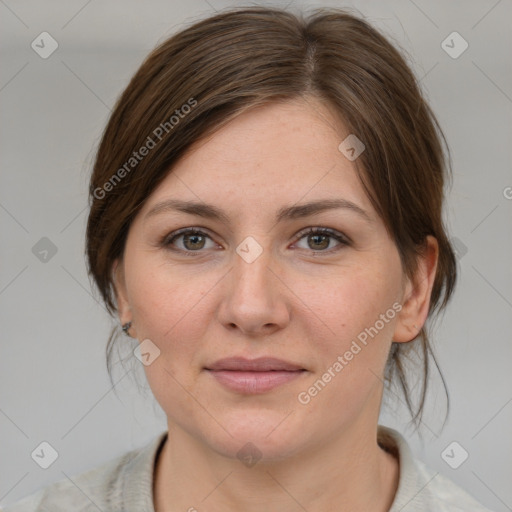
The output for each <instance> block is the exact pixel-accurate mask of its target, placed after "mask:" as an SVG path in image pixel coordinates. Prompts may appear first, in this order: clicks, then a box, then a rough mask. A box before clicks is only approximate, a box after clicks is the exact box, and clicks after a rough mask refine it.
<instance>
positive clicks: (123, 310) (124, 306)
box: [112, 259, 131, 324]
mask: <svg viewBox="0 0 512 512" xmlns="http://www.w3.org/2000/svg"><path fill="white" fill-rule="evenodd" d="M112 276H113V281H114V291H115V296H116V302H117V313H118V315H119V321H120V322H121V324H125V323H126V322H130V321H131V311H130V304H129V302H128V296H127V293H126V283H125V278H124V265H123V261H122V260H119V259H116V260H115V261H114V264H113V265H112Z"/></svg>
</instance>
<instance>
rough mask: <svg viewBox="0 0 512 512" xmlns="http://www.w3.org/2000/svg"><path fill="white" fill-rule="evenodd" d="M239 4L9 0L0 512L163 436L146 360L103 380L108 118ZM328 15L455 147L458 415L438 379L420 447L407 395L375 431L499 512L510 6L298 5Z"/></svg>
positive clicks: (509, 178)
mask: <svg viewBox="0 0 512 512" xmlns="http://www.w3.org/2000/svg"><path fill="white" fill-rule="evenodd" d="M286 3H288V2H286ZM235 4H236V2H224V1H222V0H208V1H204V0H187V1H180V2H170V1H163V0H154V1H148V2H137V1H135V0H130V1H126V0H124V1H120V0H118V1H109V2H99V1H89V2H87V1H84V0H73V1H66V2H64V1H60V2H58V1H47V2H40V1H35V0H30V1H24V2H16V1H14V0H5V1H4V0H0V13H1V21H0V27H1V31H0V34H1V36H0V37H1V62H2V66H1V74H0V102H1V112H2V117H1V144H2V147H1V163H2V174H1V184H0V225H1V233H2V243H1V259H0V264H1V267H0V315H1V336H2V341H1V355H0V386H1V387H0V390H1V394H0V432H1V445H0V503H3V504H9V503H11V502H14V501H16V500H17V499H19V498H21V497H22V496H24V495H26V494H28V493H30V492H33V491H35V490H37V489H38V488H40V487H42V486H46V485H48V484H50V483H52V482H54V481H56V480H60V479H63V478H68V477H72V475H73V474H76V473H78V472H81V471H84V470H86V469H89V468H92V467H94V466H96V465H98V464H100V463H102V462H104V461H106V460H108V459H110V458H112V457H115V456H118V455H120V454H121V453H124V452H126V451H128V450H130V449H133V448H135V447H138V446H141V445H143V444H145V443H147V442H148V441H149V440H150V439H152V438H153V437H154V436H155V435H156V434H157V433H159V432H161V431H163V430H165V428H166V424H165V417H164V414H163V412H162V411H161V410H160V408H159V406H158V405H157V404H156V405H155V402H154V399H152V397H151V395H150V394H147V395H142V394H141V393H139V391H138V390H137V386H136V384H135V383H134V382H135V380H134V375H139V378H138V381H139V382H141V383H144V384H145V385H146V387H147V384H146V383H145V377H144V374H143V372H142V369H141V368H140V367H139V368H138V370H137V372H138V373H135V374H134V373H133V372H129V373H127V372H126V370H124V369H122V368H120V365H118V368H119V370H118V371H116V374H115V376H114V377H115V381H116V382H118V384H117V385H116V386H115V390H113V389H112V387H111V385H110V382H109V380H108V377H107V373H106V370H105V363H104V348H105V344H106V341H107V336H108V332H109V328H110V325H111V321H110V320H109V318H108V317H107V314H106V312H105V310H104V309H103V307H102V306H101V305H100V304H98V303H97V302H96V300H95V299H94V298H93V295H94V293H93V292H92V291H91V287H90V284H89V281H88V278H87V274H86V268H85V263H84V257H83V251H84V242H83V241H84V232H85V222H86V218H87V195H86V192H87V180H88V174H89V172H90V167H91V163H92V159H93V155H94V150H95V147H96V143H97V142H98V140H99V137H100V135H101V132H102V129H103V127H104V125H105V123H106V121H107V118H108V115H109V114H110V109H111V108H112V106H113V104H114V101H115V99H116V97H117V96H118V95H119V94H120V93H121V91H122V90H123V88H124V87H125V86H126V85H127V83H128V80H129V78H130V77H131V76H132V74H133V73H134V72H135V71H136V69H137V68H138V66H139V65H140V63H141V61H142V59H143V58H144V57H145V56H146V54H147V53H148V52H149V51H150V50H151V49H152V48H153V47H154V45H155V44H156V43H157V42H159V41H162V40H163V39H165V38H166V37H168V36H170V35H171V34H172V33H173V32H175V31H177V30H179V29H180V28H182V27H183V26H184V25H185V24H187V23H189V22H191V21H193V20H196V19H199V18H202V17H204V16H207V15H208V14H210V13H213V12H214V11H215V10H221V9H223V8H225V7H227V6H229V5H235ZM259 4H263V2H259ZM273 5H281V6H284V5H285V3H284V2H282V3H277V2H274V3H273ZM320 5H326V6H328V5H332V6H337V7H342V6H349V7H355V8H357V9H358V10H359V11H360V12H361V13H362V14H364V15H365V16H367V17H368V18H369V20H370V21H371V22H372V23H374V24H375V25H376V26H377V27H379V28H381V29H383V30H384V31H385V32H386V33H387V34H388V35H390V36H391V37H392V38H394V40H395V41H396V42H398V43H399V44H400V45H402V46H403V48H404V49H405V50H406V51H407V52H408V53H409V54H410V55H411V59H412V61H411V64H412V65H413V67H414V69H415V71H416V73H417V75H418V76H419V77H420V78H422V80H421V83H422V86H423V87H424V89H425V91H426V93H427V95H428V98H429V99H430V102H431V104H432V106H433V108H434V111H435V112H436V114H437V116H438V118H439V120H440V122H441V125H442V127H443V129H444V130H445V133H446V135H447V138H448V140H449V143H450V147H451V149H452V153H453V166H454V173H455V180H454V185H453V188H452V190H451V192H450V194H449V198H448V209H447V221H448V225H449V227H450V229H451V234H452V236H454V237H456V238H457V239H458V242H457V245H458V247H459V248H460V249H461V252H460V253H459V264H460V278H461V279H460V283H459V286H458V289H457V292H456V294H455V297H454V300H453V302H452V304H451V305H450V307H449V310H448V312H447V314H446V315H445V317H444V318H443V319H442V320H441V321H440V322H439V324H438V325H439V327H438V329H437V335H436V347H437V353H438V355H439V361H440V365H441V368H442V370H443V372H444V375H445V377H446V379H447V382H448V385H449V389H450V394H451V398H452V415H451V418H450V421H449V422H448V424H447V425H446V427H445V429H444V430H443V431H442V432H440V427H441V423H442V413H443V411H444V401H443V395H442V393H441V392H440V390H441V388H440V385H439V384H440V381H439V378H438V376H437V374H435V373H434V377H433V381H432V386H431V389H432V391H431V395H430V399H429V402H428V404H429V408H428V409H427V413H428V414H427V416H426V417H425V421H424V426H423V430H422V431H423V438H422V439H420V438H419V437H418V435H416V434H413V433H412V431H411V429H406V422H407V420H408V416H407V414H406V412H405V410H404V408H403V406H401V405H400V401H399V400H398V399H396V398H395V399H394V400H393V401H392V402H391V403H390V409H387V410H384V412H383V414H382V417H381V423H383V424H386V425H389V426H391V427H394V428H397V429H398V430H400V431H401V432H402V433H403V434H404V435H405V436H406V438H407V439H408V440H409V441H410V443H411V445H412V447H413V449H414V451H415V453H416V455H417V456H418V457H419V458H421V459H423V460H424V461H425V462H426V463H427V464H428V465H429V466H430V467H432V468H433V469H435V470H436V471H438V472H440V473H443V474H445V475H447V476H449V477H450V478H451V479H453V480H454V481H455V482H457V483H458V484H460V485H462V486H463V487H464V488H466V489H467V490H468V491H470V492H471V493H472V494H473V495H474V496H475V497H477V499H479V500H480V501H482V502H483V503H484V504H486V505H487V506H488V507H490V508H492V509H493V510H496V511H505V510H512V487H511V485H510V483H511V482H512V436H511V433H512V429H511V426H512V374H511V371H510V366H511V362H512V358H511V356H512V353H511V352H512V351H511V343H510V333H511V328H512V321H511V312H512V311H511V310H512V286H511V283H512V268H511V266H510V261H511V258H510V256H511V253H512V250H511V249H512V236H511V235H512V230H511V229H510V225H511V222H510V221H511V213H512V200H511V199H510V197H511V196H512V189H510V188H507V187H512V174H511V169H510V164H511V132H512V129H511V117H512V116H511V113H512V74H511V68H510V53H511V51H510V50H511V39H512V37H511V30H510V28H511V27H510V20H511V19H512V4H511V2H510V0H501V1H496V0H489V1H487V0H482V1H471V2H469V1H450V2H446V1H425V0H414V1H412V0H396V1H385V2H379V1H366V2H362V1H355V2H343V1H334V2H333V1H331V2H318V3H317V2H301V1H299V0H295V2H293V3H292V7H294V8H297V7H304V6H308V7H314V6H320ZM43 31H47V32H49V33H50V34H51V35H52V36H53V37H54V38H55V39H56V40H57V42H58V44H59V47H58V49H57V50H56V51H55V53H53V54H52V55H51V56H50V57H49V58H48V59H42V58H41V57H40V56H39V55H37V54H36V53H35V52H34V51H33V50H32V48H31V46H30V44H31V42H32V41H33V40H34V39H35V38H36V37H37V36H38V35H39V34H40V33H41V32H43ZM453 31H457V32H459V33H460V34H461V35H462V37H463V38H464V39H465V40H466V41H467V42H468V43H469V48H468V49H467V50H466V51H465V52H464V53H463V54H462V55H461V56H460V57H459V58H457V59H453V58H451V57H450V56H449V55H448V54H447V53H446V52H445V51H444V50H443V49H442V47H441V42H442V41H443V40H444V39H445V38H446V37H447V36H448V35H449V34H450V33H452V32H453ZM507 196H508V199H507ZM42 237H48V238H49V239H50V240H51V241H52V242H53V243H54V244H55V246H56V247H57V253H56V254H55V255H54V256H53V257H52V258H51V259H49V261H47V262H46V263H43V262H42V261H40V260H39V259H38V258H37V257H36V256H35V255H34V254H33V252H32V248H33V246H34V245H35V244H36V243H37V242H38V241H39V240H40V239H41V238H42ZM466 250H467V252H465V251H466ZM91 293H92V294H93V295H91ZM96 296H97V295H94V297H96ZM116 393H117V394H116ZM148 397H149V398H148ZM392 398H393V397H392ZM42 441H47V442H49V443H50V444H51V445H52V446H53V447H54V448H55V449H56V450H57V452H58V454H59V457H58V459H57V460H56V462H55V463H54V464H53V465H52V466H50V468H48V469H46V470H43V469H41V468H40V467H39V466H38V465H36V463H35V462H34V461H33V460H32V458H31V455H30V454H31V452H32V451H33V450H34V449H35V448H36V447H37V446H38V445H39V444H40V443H41V442H42ZM452 441H457V442H458V443H460V445H461V446H463V447H464V448H465V449H466V450H467V451H468V452H469V458H468V460H467V461H466V462H465V463H464V464H463V465H462V466H460V467H459V468H458V469H456V470H454V469H451V468H450V467H449V466H448V465H447V464H446V463H445V461H444V460H443V459H442V457H441V452H442V451H443V450H444V449H445V448H446V447H447V446H448V445H449V444H450V443H451V442H452Z"/></svg>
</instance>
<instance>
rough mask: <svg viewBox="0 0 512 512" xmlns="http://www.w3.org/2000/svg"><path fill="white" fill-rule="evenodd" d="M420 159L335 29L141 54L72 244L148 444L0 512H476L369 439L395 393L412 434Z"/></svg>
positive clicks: (420, 146) (430, 252)
mask: <svg viewBox="0 0 512 512" xmlns="http://www.w3.org/2000/svg"><path fill="white" fill-rule="evenodd" d="M442 140H443V136H442V132H441V130H440V129H439V126H438V125H437V121H436V119H435V116H434V115H433V113H432V112H431V110H430V108H429V107H428V105H427V104H426V102H425V100H424V98H423V97H422V94H421V92H420V90H419V87H418V85H417V82H416V80H415V78H414V76H413V74H412V72H411V71H410V69H409V68H408V66H407V64H406V63H405V61H404V59H403V58H402V57H401V55H400V54H399V53H398V51H397V50H396V49H395V48H394V47H393V46H391V45H390V43H389V42H388V41H387V40H386V39H385V38H384V37H383V36H382V35H380V34H379V33H378V32H377V31H376V30H375V29H373V28H372V27H370V26H369V25H368V24H367V23H366V22H365V21H363V20H361V19H359V18H358V17H355V16H352V15H350V14H348V13H345V12H343V11H339V10H334V9H332V10H323V11H319V12H317V13H316V14H315V15H313V16H311V17H310V18H308V19H305V20H303V19H300V18H299V17H296V16H294V15H292V14H290V13H288V12H286V11H283V10H278V9H267V8H249V9H238V10H233V11H229V12H224V13H221V14H218V15H216V16H213V17H211V18H209V19H206V20H204V21H201V22H199V23H196V24H195V25H193V26H191V27H190V28H188V29H186V30H184V31H182V32H180V33H178V34H176V35H175V36H173V37H172V38H170V39H169V40H167V41H165V42H164V43H163V44H161V45H160V46H159V47H158V48H156V49H155V50H154V51H153V52H152V53H151V54H150V55H149V57H148V58H147V59H146V61H145V62H144V63H143V64H142V66H141V67H140V69H139V70H138V72H137V73H136V74H135V76H134V77H133V79H132V80H131V82H130V84H129V85H128V87H127V88H126V90H125V91H124V93H123V94H122V96H121V97H120V99H119V101H118V103H117V105H116V107H115V109H114V111H113V113H112V116H111V118H110V120H109V123H108V125H107V127H106V130H105V132H104V135H103V138H102V141H101V143H100V146H99V150H98V154H97V158H96V162H95V166H94V170H93V174H92V178H91V183H90V199H91V210H90V215H89V221H88V229H87V241H86V242H87V256H88V263H89V270H90V274H91V275H92V277H93V278H94V280H95V282H96V284H97V286H98V289H99V291H100V292H101V295H102V297H103V299H104V301H105V304H106V306H107V308H108V309H109V311H110V312H111V313H112V314H113V315H115V316H117V317H118V319H119V321H120V325H121V326H122V330H123V331H124V333H125V334H127V335H128V336H130V337H132V338H133V339H134V340H136V341H137V344H138V349H137V350H136V356H137V357H138V359H139V360H140V361H141V362H142V363H143V366H144V370H145V372H146V376H147V379H148V382H149V384H150V387H151V389H152V392H153V393H154V395H155V398H156V399H157V401H158V402H159V404H160V405H161V407H162V409H163V410H164V411H165V413H166V415H167V419H168V431H167V432H163V433H162V434H161V435H160V436H158V437H157V438H156V439H155V440H154V441H153V442H152V443H150V444H149V445H147V446H146V447H143V448H141V449H139V450H135V451H133V452H130V453H127V454H126V455H124V456H123V457H120V458H118V459H115V460H112V461H110V462H109V463H107V464H104V465H102V466H100V467H98V468H95V469H93V470H91V471H89V472H87V473H84V474H82V475H78V476H76V477H75V478H74V479H73V482H74V483H71V482H69V481H68V480H66V481H62V482H59V483H56V484H54V485H52V486H50V487H48V488H46V489H43V490H41V491H39V492H38V493H35V494H34V495H32V496H30V497H28V498H26V499H25V500H22V501H21V502H19V503H18V504H17V505H15V506H13V507H12V508H9V509H7V510H12V511H22V510H23V511H25V510H26V511H29V510H30V511H32V510H38V511H42V510H52V511H55V510H67V511H69V510H97V509H100V510H104V511H111V510H112V511H113V510H116V511H117V510H118V511H121V510H122V511H132V510H133V511H138V512H140V511H147V512H153V511H155V512H163V511H165V512H172V511H178V510H188V511H196V510H197V511H201V510H211V511H216V510H226V511H228V510H229V511H231V510H232V511H240V510H243V511H260V510H262V509H265V510H268V511H274V510H275V511H277V510H279V511H283V510H290V511H291V510H307V511H308V512H316V511H325V510H350V511H363V510H364V511H369V510H371V511H376V512H385V511H392V512H398V511H404V512H406V511H413V510H414V511H432V510H435V511H436V512H438V511H448V510H450V511H452V510H461V511H462V510H464V511H469V510H471V511H473V512H475V511H485V510H487V509H485V508H484V507H483V506H481V505H480V504H478V503H477V502H476V501H475V500H474V499H473V498H472V497H471V496H470V495H469V494H468V493H466V492H465V491H463V490H462V489H460V488H459V487H457V486H456V485H455V484H454V483H452V482H451V481H449V480H448V479H447V478H445V477H443V476H442V475H440V474H435V473H434V472H432V471H431V470H429V469H428V468H427V467H425V466H424V465H423V464H422V463H421V462H420V461H418V460H416V459H414V457H413V456H412V452H411V450H410V449H409V447H408V445H407V443H406V441H405V439H404V438H403V437H402V436H401V435H400V434H399V433H398V432H396V431H395V430H392V429H390V428H386V427H384V426H382V425H378V418H379V412H380V407H381V402H382V396H383V391H384V383H389V382H391V379H392V378H395V377H396V378H397V379H398V381H399V383H400V385H401V386H402V388H403V390H404V393H405V399H406V402H407V404H408V405H409V407H410V409H411V412H412V414H413V420H414V421H415V422H416V423H417V424H418V423H419V422H420V421H421V413H422V410H423V402H424V399H425V396H426V390H427V375H428V357H429V354H430V352H431V348H430V342H429V337H428V331H427V326H426V321H427V319H429V318H431V317H432V316H433V315H434V314H435V313H437V312H438V311H440V310H442V309H443V308H444V307H445V305H446V303H447V301H448V300H449V298H450V296H451V294H452V292H453V288H454V285H455V280H456V265H455V258H454V253H453V250H452V247H451V245H450V243H449V241H448V237H447V234H446V232H445V229H444V226H443V221H442V207H443V187H444V184H445V181H446V179H447V177H448V175H447V173H448V168H447V165H446V158H445V152H444V150H443V145H442V143H441V142H442ZM118 332H119V331H118V330H116V331H115V332H114V333H113V335H112V336H111V338H110V340H109V344H108V355H109V357H110V356H111V353H112V346H113V343H114V342H115V340H116V333H118ZM410 350H418V351H419V352H420V354H422V356H423V364H424V366H423V379H424V381H423V388H422V394H421V397H420V398H421V400H420V403H419V404H418V406H417V408H416V409H415V408H414V406H413V404H412V400H411V399H410V396H409V388H408V385H407V381H406V379H405V373H404V358H405V356H406V354H407V352H408V351H410ZM434 361H435V359H434Z"/></svg>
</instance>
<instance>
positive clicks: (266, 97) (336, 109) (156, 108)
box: [86, 7, 457, 428]
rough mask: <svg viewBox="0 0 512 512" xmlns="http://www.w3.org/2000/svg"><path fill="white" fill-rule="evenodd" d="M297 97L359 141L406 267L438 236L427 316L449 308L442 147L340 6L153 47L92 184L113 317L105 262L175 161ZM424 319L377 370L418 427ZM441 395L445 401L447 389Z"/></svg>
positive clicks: (92, 248)
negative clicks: (411, 373)
mask: <svg viewBox="0 0 512 512" xmlns="http://www.w3.org/2000/svg"><path fill="white" fill-rule="evenodd" d="M296 98H304V99H308V98H316V99H320V100H321V101H322V102H324V103H325V104H326V105H328V106H329V108H330V110H331V111H332V112H333V113H334V114H336V115H338V116H339V119H340V120H342V122H343V123H344V126H346V128H347V129H348V133H353V134H356V136H357V137H358V138H359V139H360V140H361V141H363V143H364V144H365V147H366V149H365V151H364V152H363V153H362V154H361V155H360V156H359V158H358V160H357V164H358V165H357V170H358V174H359V176H360V179H361V182H362V184H363V186H364V187H365V190H366V192H367V194H368V196H369V197H370V199H371V201H372V204H373V205H374V207H375V209H376V211H377V212H378V214H379V215H380V216H381V218H382V219H383V222H384V224H385V225H386V228H387V229H388V231H389V233H390V235H391V236H392V238H393V239H394V241H395V243H396V246H397V248H398V251H399V254H400V257H401V260H402V265H403V269H404V272H405V274H406V275H407V276H409V277H410V276H412V275H413V273H414V271H415V268H416V262H417V256H418V254H420V253H421V251H422V249H423V248H424V243H425V239H426V237H427V236H428V235H432V236H434V237H435V238H436V239H437V242H438V244H439V260H438V266H437V274H436V277H435V282H434V286H433V290H432V296H431V304H430V310H429V320H430V319H431V317H433V316H434V315H436V314H437V313H439V312H440V311H441V310H442V309H444V307H445V306H446V304H447V302H448V300H449V298H450V296H451V295H452V292H453V289H454V286H455V282H456V275H457V268H456V260H455V255H454V251H453V249H452V246H451V244H450V242H449V239H448V236H447V233H446V230H445V227H444V223H443V218H442V206H443V200H444V186H445V182H446V181H447V179H448V178H450V158H449V149H448V147H447V144H446V141H445V138H444V135H443V133H442V130H441V128H440V127H439V125H438V122H437V120H436V117H435V115H434V114H433V112H432V111H431V109H430V107H429V106H428V104H427V102H426V101H425V98H424V96H423V94H422V92H421V89H420V87H419V84H418V81H417V80H416V78H415V76H414V74H413V73H412V71H411V70H410V68H409V67H408V65H407V63H406V61H405V59H404V57H403V56H402V55H401V53H400V52H399V51H398V50H397V49H396V48H395V46H393V45H392V44H391V43H390V42H389V41H388V40H387V38H386V37H384V36H383V35H381V34H380V32H379V31H377V30H376V29H375V28H373V27H371V26H370V25H369V24H368V23H367V22H366V21H364V19H362V17H360V16H356V15H353V14H350V13H348V12H347V11H345V10H339V9H331V8H329V9H317V10H316V11H314V12H313V13H312V14H311V15H310V16H308V17H305V16H304V15H301V14H292V13H291V12H288V11H285V10H281V9H278V8H266V7H247V8H237V9H231V10H229V11H224V12H221V13H219V14H216V15H214V16H212V17H209V18H207V19H204V20H202V21H199V22H196V23H195V24H193V25H191V26H190V27H188V28H186V29H184V30H182V31H180V32H179V33H177V34H175V35H173V36H172V37H171V38H169V39H167V40H166V41H164V42H163V43H162V44H160V45H159V46H158V47H156V49H154V50H153V51H152V52H151V53H150V55H149V56H148V57H147V58H146V59H145V61H144V62H143V63H142V65H141V66H140V68H139V69H138V71H137V72H136V74H135V75H134V76H133V78H132V79H131V81H130V83H129V84H128V86H127V87H126V89H125V90H124V92H123V93H122V95H121V96H120V98H119V99H118V101H117V103H116V105H115V108H114V110H113V112H112V115H111V117H110V119H109V121H108V124H107V126H106V128H105V131H104V133H103V136H102V139H101V142H100V144H99V148H98V151H97V155H96V160H95V163H94V169H93V172H92V177H91V181H90V188H89V197H90V214H89V219H88V224H87V233H86V256H87V261H88V268H89V274H90V276H91V277H92V278H93V279H94V281H95V283H96V286H97V287H98V289H99V292H100V293H101V296H102V299H103V301H104V302H105V304H106V307H107V309H108V311H109V312H110V314H111V315H112V316H115V312H116V304H115V293H114V282H113V275H112V266H113V262H114V260H116V259H117V258H120V257H122V254H123V250H124V245H125V241H126V237H127V234H128V230H129V228H130V224H131V222H132V221H133V219H134V218H135V216H136V215H137V213H138V211H139V210H140V209H141V207H142V205H143V204H144V202H145V201H146V199H147V198H148V197H149V196H150V195H151V193H152V192H153V191H154V190H155V189H156V187H157V186H158V185H159V184H160V182H161V181H162V180H163V179H164V178H165V177H166V175H167V174H168V173H169V172H172V167H173V165H174V164H176V162H177V161H178V159H179V158H180V157H181V156H182V155H183V154H184V153H185V151H186V150H187V149H189V148H190V147H191V145H192V144H193V143H195V142H197V141H198V140H200V139H201V138H204V137H206V136H207V135H210V134H212V133H214V132H215V131H216V130H218V129H219V128H220V127H221V126H223V125H224V124H225V123H227V122H228V121H230V120H231V119H233V118H234V117H235V116H238V115H240V114H241V113H243V112H245V111H247V110H248V109H250V108H253V107H255V106H259V105H264V104H267V103H270V102H274V101H286V100H292V99H296ZM186 105H188V106H189V107H187V108H185V106H186ZM192 105H193V108H192ZM173 116H174V118H173ZM171 118H173V119H174V120H172V121H171ZM165 123H167V124H165ZM158 130H159V131H158ZM159 137H160V138H159ZM149 139H151V141H152V142H153V143H154V144H153V145H151V144H150V141H149ZM340 142H341V140H340ZM150 146H151V148H150ZM142 147H146V148H149V149H148V151H144V156H143V157H142V156H140V155H139V156H140V158H139V157H138V158H137V160H136V161H135V160H131V159H132V158H134V157H133V152H134V151H137V150H139V148H142ZM140 153H141V154H142V151H140ZM428 328H429V326H428V325H425V326H424V327H423V329H422V330H421V332H420V333H419V335H418V336H417V337H416V338H415V339H414V340H413V341H411V342H409V343H393V344H392V349H391V351H390V354H389V359H388V363H387V366H386V371H385V380H386V383H387V384H391V382H392V381H393V380H394V379H395V378H396V379H397V380H398V385H399V387H400V388H401V390H402V391H403V394H404V397H405V401H406V404H407V407H408V409H409V411H410V412H411V416H412V423H414V424H416V428H417V427H418V426H419V423H420V422H421V418H422V415H423V409H424V403H425V397H426V392H427V385H428V380H429V368H430V366H429V356H430V357H432V358H433V361H434V362H435V364H436V367H437V369H438V370H439V367H438V365H437V361H436V358H435V356H434V353H433V351H432V347H431V344H430V341H429V336H428V332H427V330H428ZM119 333H120V329H119V328H114V329H113V331H112V332H111V335H110V338H109V341H108V343H107V349H106V352H107V369H108V372H109V375H110V376H111V367H112V361H111V357H112V348H113V346H114V342H115V341H116V339H117V338H118V334H119ZM418 345H419V346H418ZM411 350H414V351H415V352H416V353H419V356H420V357H421V359H422V363H421V364H422V366H423V368H422V379H423V381H422V386H421V393H420V398H419V403H418V404H417V406H416V407H414V405H413V403H412V401H411V389H410V386H409V385H408V382H407V378H406V360H407V358H408V356H409V352H410V351H411ZM439 373H440V375H441V379H442V381H443V385H444V386H445V391H446V392H447V390H446V385H445V383H444V379H443V377H442V374H441V372H439ZM447 398H448V404H447V405H448V411H449V397H448V393H447ZM445 421H446V418H445Z"/></svg>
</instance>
